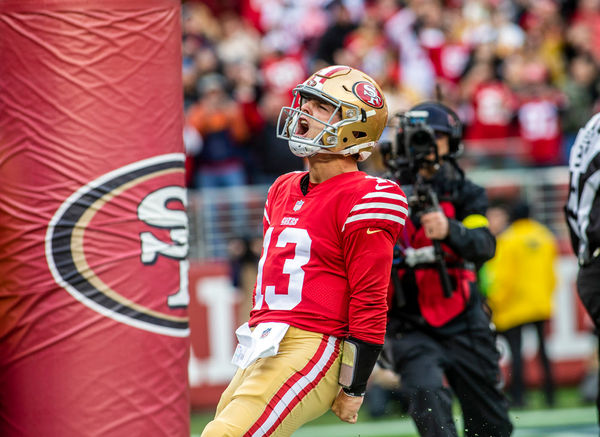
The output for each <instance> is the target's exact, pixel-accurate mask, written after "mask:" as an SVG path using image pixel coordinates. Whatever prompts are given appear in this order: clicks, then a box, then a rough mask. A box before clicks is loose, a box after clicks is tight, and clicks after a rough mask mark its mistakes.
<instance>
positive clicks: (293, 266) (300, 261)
mask: <svg viewBox="0 0 600 437" xmlns="http://www.w3.org/2000/svg"><path fill="white" fill-rule="evenodd" d="M273 229H274V228H269V229H267V232H266V233H265V238H264V241H263V254H262V257H261V258H260V261H259V262H258V275H257V277H256V298H255V302H256V303H255V305H254V309H255V310H258V309H260V308H261V307H262V304H263V299H264V301H265V302H266V303H267V304H268V305H269V309H272V310H291V309H292V308H294V307H295V306H296V305H298V304H299V303H300V301H302V285H303V283H304V270H302V266H303V265H305V264H306V263H308V261H309V260H310V245H311V243H312V241H311V239H310V237H309V236H308V232H307V231H306V229H298V228H285V229H284V230H283V231H282V232H281V234H279V238H278V239H277V244H276V245H275V246H276V247H285V246H286V245H287V244H295V245H296V250H295V254H294V257H293V258H291V259H286V260H285V263H284V264H283V273H287V274H288V275H290V280H289V283H288V290H287V294H281V293H280V294H276V293H275V286H274V285H267V286H265V294H264V296H263V293H262V286H263V284H262V279H263V267H264V265H265V261H266V259H267V252H268V251H269V245H270V243H271V236H272V234H273Z"/></svg>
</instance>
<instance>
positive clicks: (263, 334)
mask: <svg viewBox="0 0 600 437" xmlns="http://www.w3.org/2000/svg"><path fill="white" fill-rule="evenodd" d="M270 332H271V328H267V329H265V330H264V331H263V333H262V334H261V336H260V338H265V337H266V336H267V335H269V333H270Z"/></svg>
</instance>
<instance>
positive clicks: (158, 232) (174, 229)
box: [45, 153, 189, 337]
mask: <svg viewBox="0 0 600 437" xmlns="http://www.w3.org/2000/svg"><path fill="white" fill-rule="evenodd" d="M183 160H184V157H183V154H180V153H174V154H167V155H161V156H156V157H153V158H149V159H145V160H142V161H138V162H135V163H133V164H129V165H126V166H124V167H121V168H119V169H116V170H113V171H111V172H109V173H106V174H104V175H102V176H101V177H99V178H97V179H95V180H94V181H92V182H89V183H87V184H86V185H84V186H82V187H81V188H79V189H78V190H77V191H75V192H74V193H73V194H72V195H71V196H70V197H69V198H68V199H66V200H65V201H64V202H63V204H62V205H61V206H60V207H59V208H58V210H57V211H56V213H55V214H54V216H53V217H52V219H51V220H50V223H49V225H48V230H47V233H46V248H45V252H46V260H47V262H48V266H49V268H50V271H51V273H52V276H53V277H54V280H55V281H56V283H57V284H58V285H60V286H61V287H63V288H64V289H65V290H67V291H68V292H69V293H70V294H71V295H72V296H73V297H74V298H75V299H77V300H78V301H79V302H81V303H83V304H84V305H86V306H87V307H89V308H91V309H92V310H94V311H96V312H98V313H100V314H102V315H104V316H106V317H109V318H111V319H114V320H117V321H119V322H121V323H124V324H127V325H130V326H134V327H136V328H139V329H143V330H146V331H151V332H155V333H159V334H163V335H169V336H174V337H185V336H187V335H189V326H188V317H187V305H188V303H189V295H188V278H187V277H188V269H189V268H188V261H187V259H186V257H187V254H188V249H189V246H188V218H187V213H186V211H185V207H186V205H187V199H186V192H185V188H184V187H183V186H182V185H183Z"/></svg>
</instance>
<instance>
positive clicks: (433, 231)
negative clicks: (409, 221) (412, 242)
mask: <svg viewBox="0 0 600 437" xmlns="http://www.w3.org/2000/svg"><path fill="white" fill-rule="evenodd" d="M421 226H423V229H425V236H426V237H427V238H429V239H430V240H443V239H444V238H446V237H447V236H448V230H449V227H450V226H449V224H448V217H446V216H445V215H444V213H443V212H442V211H432V212H427V213H425V214H423V215H422V216H421Z"/></svg>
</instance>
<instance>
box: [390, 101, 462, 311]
mask: <svg viewBox="0 0 600 437" xmlns="http://www.w3.org/2000/svg"><path fill="white" fill-rule="evenodd" d="M391 125H392V127H394V128H395V129H396V131H395V136H394V138H393V141H391V142H382V143H381V145H380V150H381V154H382V157H383V162H384V164H385V166H386V167H387V168H388V170H389V174H388V175H387V177H388V178H391V179H395V180H396V181H397V182H398V183H399V184H401V185H404V186H406V185H410V190H407V193H406V194H407V195H408V196H407V201H408V206H409V208H410V210H411V215H412V216H414V217H415V218H416V219H417V220H418V217H419V216H420V215H421V214H423V213H426V212H430V211H437V210H440V205H439V202H438V196H437V193H436V191H435V190H434V189H433V188H432V186H431V184H430V183H429V182H428V181H426V180H425V179H424V177H423V176H422V175H421V174H420V172H419V170H420V169H422V168H424V167H431V168H433V169H435V170H437V169H439V167H440V166H441V164H442V162H443V161H448V162H449V163H450V164H451V165H452V167H454V168H455V169H456V170H457V172H458V174H459V175H460V176H461V177H463V176H464V174H463V173H462V170H461V169H460V168H459V167H458V165H457V164H456V161H455V158H456V157H457V156H458V155H459V154H460V152H461V151H462V145H461V137H462V125H461V123H460V119H459V118H458V116H457V115H456V113H455V112H454V111H452V110H451V109H450V108H448V107H447V106H445V105H442V104H441V103H437V102H426V103H422V104H420V105H417V106H415V107H414V108H412V109H411V110H410V111H407V112H404V113H399V114H396V115H395V116H394V117H393V119H392V121H391ZM439 133H442V134H446V135H448V146H449V147H448V149H449V150H448V154H446V155H444V156H440V155H439V151H438V146H437V140H436V137H437V135H438V134H439ZM432 246H433V257H432V259H431V263H432V264H434V265H435V266H436V269H437V270H438V273H439V275H440V281H441V283H442V288H443V291H444V295H445V296H446V297H450V296H451V295H452V285H451V281H450V277H449V276H448V271H447V268H446V262H445V258H444V252H443V249H442V246H441V243H440V241H437V240H432ZM396 264H397V263H396ZM394 276H395V275H393V277H394ZM394 286H395V288H396V290H397V293H396V295H397V300H398V304H399V305H400V306H402V305H403V304H404V296H403V292H402V290H401V286H400V284H399V282H398V281H397V280H395V281H394Z"/></svg>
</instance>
